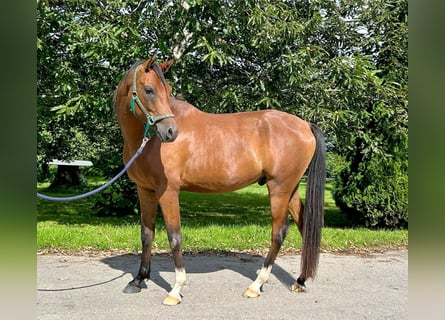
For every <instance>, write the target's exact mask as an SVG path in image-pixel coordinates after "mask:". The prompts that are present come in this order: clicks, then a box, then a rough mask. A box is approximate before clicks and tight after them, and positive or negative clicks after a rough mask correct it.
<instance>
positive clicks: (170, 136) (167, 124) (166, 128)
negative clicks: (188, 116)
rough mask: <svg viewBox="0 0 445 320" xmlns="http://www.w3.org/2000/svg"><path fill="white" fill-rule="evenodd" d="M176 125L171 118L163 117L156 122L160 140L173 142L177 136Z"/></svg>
mask: <svg viewBox="0 0 445 320" xmlns="http://www.w3.org/2000/svg"><path fill="white" fill-rule="evenodd" d="M178 132H179V130H178V126H177V125H176V121H175V120H174V119H173V118H172V119H163V120H162V121H160V122H158V123H156V133H157V136H158V138H159V140H161V142H173V141H175V140H176V137H177V136H178Z"/></svg>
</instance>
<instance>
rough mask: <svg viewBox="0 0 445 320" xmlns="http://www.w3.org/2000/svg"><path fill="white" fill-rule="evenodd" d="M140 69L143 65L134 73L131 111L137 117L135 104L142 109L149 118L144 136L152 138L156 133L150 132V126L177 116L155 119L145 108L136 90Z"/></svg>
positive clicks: (169, 115) (165, 115)
mask: <svg viewBox="0 0 445 320" xmlns="http://www.w3.org/2000/svg"><path fill="white" fill-rule="evenodd" d="M140 67H141V65H138V66H137V67H136V69H135V70H134V73H133V97H132V98H131V102H130V110H131V112H132V113H133V114H134V115H135V116H136V117H137V114H136V111H135V108H134V105H135V103H136V104H137V105H138V107H139V109H141V111H142V113H143V114H144V115H145V117H146V118H147V122H146V123H145V130H144V136H145V137H149V138H152V137H153V136H154V133H153V132H150V126H152V125H155V124H156V123H157V122H160V121H162V120H164V119H166V118H174V117H175V115H174V114H172V113H167V114H163V115H160V116H158V117H153V116H152V115H150V114H149V113H148V111H147V109H146V108H145V107H144V105H143V103H142V101H141V100H140V99H139V97H138V92H137V89H136V75H137V72H138V70H139V68H140Z"/></svg>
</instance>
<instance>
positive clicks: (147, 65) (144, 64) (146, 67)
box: [142, 53, 156, 72]
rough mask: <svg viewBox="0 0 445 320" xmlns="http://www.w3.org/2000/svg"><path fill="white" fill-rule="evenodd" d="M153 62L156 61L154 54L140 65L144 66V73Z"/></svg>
mask: <svg viewBox="0 0 445 320" xmlns="http://www.w3.org/2000/svg"><path fill="white" fill-rule="evenodd" d="M155 61H156V53H155V54H153V56H152V57H151V58H149V59H147V60H146V61H145V62H144V63H143V64H142V65H143V66H144V68H145V72H147V71H148V70H149V69H150V67H151V65H152V64H153V62H155Z"/></svg>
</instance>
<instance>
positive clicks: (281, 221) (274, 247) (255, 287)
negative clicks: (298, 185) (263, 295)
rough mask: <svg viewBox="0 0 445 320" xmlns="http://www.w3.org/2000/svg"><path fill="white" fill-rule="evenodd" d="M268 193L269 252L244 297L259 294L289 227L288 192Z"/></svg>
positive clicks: (252, 296) (254, 296)
mask: <svg viewBox="0 0 445 320" xmlns="http://www.w3.org/2000/svg"><path fill="white" fill-rule="evenodd" d="M269 190H270V189H269ZM269 194H270V207H271V215H272V237H271V238H272V241H271V245H270V248H269V252H268V254H267V256H266V259H265V260H264V264H263V267H262V268H261V270H260V272H259V274H258V276H257V278H256V279H255V281H254V282H253V283H252V284H251V285H250V286H249V287H248V288H247V289H246V291H244V293H243V297H245V298H256V297H258V296H259V295H260V290H261V287H262V286H263V284H264V283H266V282H267V280H268V279H269V276H270V273H271V271H272V265H273V264H274V262H275V259H276V257H277V254H278V252H279V251H280V248H281V244H282V243H283V241H284V239H285V238H286V235H287V233H288V229H289V223H288V220H287V209H288V201H289V194H284V193H277V194H275V195H274V194H272V193H271V192H270V191H269Z"/></svg>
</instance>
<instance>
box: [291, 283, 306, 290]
mask: <svg viewBox="0 0 445 320" xmlns="http://www.w3.org/2000/svg"><path fill="white" fill-rule="evenodd" d="M290 290H291V291H295V292H304V291H305V290H306V287H304V286H302V285H300V284H299V283H298V282H295V283H294V284H293V285H291V286H290Z"/></svg>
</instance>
